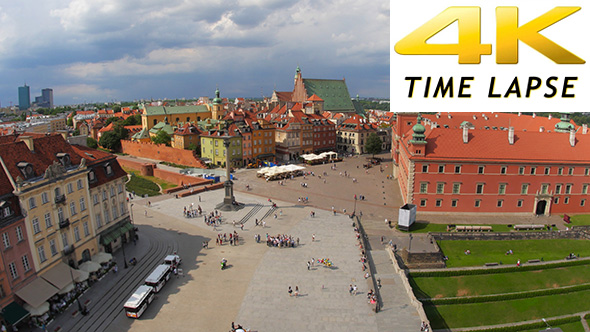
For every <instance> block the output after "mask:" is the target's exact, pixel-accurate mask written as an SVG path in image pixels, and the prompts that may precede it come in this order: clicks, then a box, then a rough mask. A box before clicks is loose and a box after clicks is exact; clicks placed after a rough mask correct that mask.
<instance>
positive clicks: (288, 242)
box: [266, 233, 299, 248]
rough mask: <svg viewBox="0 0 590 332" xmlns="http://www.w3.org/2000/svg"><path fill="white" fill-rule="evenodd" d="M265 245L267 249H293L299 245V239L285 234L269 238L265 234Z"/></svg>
mask: <svg viewBox="0 0 590 332" xmlns="http://www.w3.org/2000/svg"><path fill="white" fill-rule="evenodd" d="M266 245H267V246H269V247H278V248H282V247H289V248H295V246H298V245H299V238H296V237H294V236H291V235H287V234H278V235H277V236H270V235H268V233H266Z"/></svg>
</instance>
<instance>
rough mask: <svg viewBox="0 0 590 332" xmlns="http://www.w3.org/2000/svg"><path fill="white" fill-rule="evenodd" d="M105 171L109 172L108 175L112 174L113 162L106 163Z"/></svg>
mask: <svg viewBox="0 0 590 332" xmlns="http://www.w3.org/2000/svg"><path fill="white" fill-rule="evenodd" d="M104 171H105V173H107V175H112V174H113V168H112V167H111V164H106V166H105V167H104Z"/></svg>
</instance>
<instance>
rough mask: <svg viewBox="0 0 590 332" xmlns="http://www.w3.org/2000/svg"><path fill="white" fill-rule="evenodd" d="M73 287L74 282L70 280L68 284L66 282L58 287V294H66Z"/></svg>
mask: <svg viewBox="0 0 590 332" xmlns="http://www.w3.org/2000/svg"><path fill="white" fill-rule="evenodd" d="M73 289H74V283H73V282H70V283H69V284H67V285H66V286H65V287H64V288H62V289H60V290H59V292H58V294H66V293H68V292H69V291H71V290H73Z"/></svg>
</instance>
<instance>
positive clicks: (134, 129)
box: [123, 125, 143, 133]
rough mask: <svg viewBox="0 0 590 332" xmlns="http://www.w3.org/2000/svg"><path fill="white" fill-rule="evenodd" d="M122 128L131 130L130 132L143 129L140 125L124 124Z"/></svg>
mask: <svg viewBox="0 0 590 332" xmlns="http://www.w3.org/2000/svg"><path fill="white" fill-rule="evenodd" d="M123 128H125V129H127V130H129V132H131V133H138V132H140V131H141V130H142V129H143V127H142V126H141V125H136V126H124V127H123Z"/></svg>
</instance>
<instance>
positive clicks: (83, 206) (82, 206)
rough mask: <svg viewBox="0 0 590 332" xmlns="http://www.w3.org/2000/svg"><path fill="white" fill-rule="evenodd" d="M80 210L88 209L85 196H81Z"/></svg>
mask: <svg viewBox="0 0 590 332" xmlns="http://www.w3.org/2000/svg"><path fill="white" fill-rule="evenodd" d="M80 211H86V201H85V200H84V197H82V198H80Z"/></svg>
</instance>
